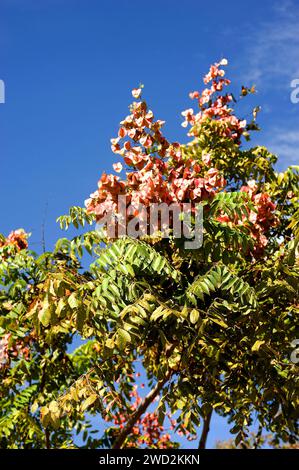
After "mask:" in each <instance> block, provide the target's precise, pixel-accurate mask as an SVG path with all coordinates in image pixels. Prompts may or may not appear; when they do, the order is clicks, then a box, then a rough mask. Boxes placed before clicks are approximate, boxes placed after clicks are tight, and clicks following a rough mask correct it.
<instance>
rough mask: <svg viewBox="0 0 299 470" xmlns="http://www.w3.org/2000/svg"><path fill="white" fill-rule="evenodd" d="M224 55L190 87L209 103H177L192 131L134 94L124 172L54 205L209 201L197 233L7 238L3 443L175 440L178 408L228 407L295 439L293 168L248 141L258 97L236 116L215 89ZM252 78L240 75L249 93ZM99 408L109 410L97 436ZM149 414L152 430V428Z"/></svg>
mask: <svg viewBox="0 0 299 470" xmlns="http://www.w3.org/2000/svg"><path fill="white" fill-rule="evenodd" d="M225 65H226V61H225V60H223V61H221V62H220V63H218V64H215V65H213V66H212V67H211V70H210V72H209V74H208V75H207V76H206V77H205V80H204V81H205V83H211V87H210V88H207V89H205V90H204V91H203V92H202V93H201V94H200V93H199V92H192V93H191V98H192V99H196V100H198V105H199V111H198V113H194V111H193V109H192V110H191V109H189V110H187V111H185V112H183V116H184V117H185V121H184V123H183V124H184V126H185V125H188V124H191V129H190V131H189V136H190V138H191V140H190V142H188V143H187V144H185V145H180V144H178V143H170V142H169V141H168V140H167V139H165V137H164V136H163V134H162V132H161V128H162V126H163V121H160V120H157V121H155V120H154V116H153V113H152V112H151V111H150V110H149V109H148V107H147V104H146V103H145V101H142V100H140V101H135V102H134V103H133V105H132V106H131V114H130V115H129V116H127V117H126V118H125V120H124V121H122V123H121V127H120V130H119V134H118V137H117V138H116V139H113V140H112V149H113V151H114V152H116V153H117V154H119V155H120V156H121V157H122V158H123V160H124V164H126V165H127V169H126V171H125V169H123V164H122V163H116V164H115V165H114V168H115V170H116V172H119V173H122V174H123V178H122V179H121V178H120V176H116V175H114V174H111V175H106V174H103V175H102V176H101V178H100V181H99V185H98V189H97V191H95V192H94V193H92V195H91V196H90V198H89V199H88V200H87V201H86V209H83V208H79V207H74V208H72V209H71V210H70V212H69V214H68V215H67V216H62V217H60V218H59V222H60V224H61V227H62V228H67V227H68V226H69V225H70V224H73V225H74V226H75V227H76V228H80V227H83V226H85V224H87V225H88V224H92V223H93V221H95V220H97V221H99V220H100V219H101V218H102V217H103V216H105V215H107V213H109V211H113V212H114V213H115V214H117V213H118V210H119V207H118V204H117V196H119V195H121V196H125V197H126V206H125V208H126V210H127V211H128V214H127V215H128V220H129V221H130V220H131V219H132V217H133V216H136V214H137V215H139V216H141V215H142V214H141V213H139V204H140V203H142V204H143V205H144V206H145V207H146V209H147V212H146V214H145V217H144V219H143V220H144V222H145V223H146V224H147V223H148V218H147V217H148V214H149V212H148V211H149V210H150V207H151V204H153V203H160V202H164V203H166V204H167V205H169V204H171V203H172V202H177V203H179V204H183V203H184V202H190V201H191V202H192V203H194V204H195V203H199V202H200V203H201V204H202V206H203V210H204V220H203V230H204V236H203V244H202V246H201V247H199V248H197V249H194V250H192V249H185V248H184V245H183V240H180V239H177V238H175V237H174V236H173V235H172V233H170V236H169V238H164V237H163V234H162V233H161V231H159V230H158V231H157V232H156V233H154V234H152V233H149V234H148V235H146V236H143V237H138V238H136V239H133V238H130V237H128V236H122V237H119V238H118V237H117V236H116V237H115V238H113V239H112V238H109V237H108V236H107V233H106V231H105V228H103V230H102V231H98V230H90V231H85V232H83V233H82V234H79V235H78V236H77V237H75V238H74V239H73V240H68V239H67V238H62V239H61V240H58V242H57V244H56V247H55V249H54V250H53V252H47V253H44V254H42V255H40V256H38V255H36V254H35V253H33V252H32V251H30V250H29V249H28V247H27V238H26V234H25V233H24V232H22V231H15V232H13V233H12V234H10V235H9V236H8V237H7V238H5V237H4V236H2V238H1V239H0V282H1V285H2V289H1V291H0V299H1V303H0V338H1V339H0V373H1V384H0V405H1V406H0V443H1V444H0V446H1V447H2V448H16V447H18V448H40V447H48V448H49V447H56V448H58V447H59V448H64V447H67V448H72V447H75V446H76V445H77V444H75V442H76V441H75V440H74V433H77V434H79V435H80V437H81V440H82V446H83V447H88V448H97V447H101V446H102V447H103V446H104V447H105V446H106V447H107V446H112V447H123V446H128V447H130V446H131V447H132V446H135V445H138V446H142V445H148V446H150V447H151V446H152V447H155V446H164V445H169V446H175V445H176V444H175V443H172V442H171V440H170V438H168V437H167V438H166V437H163V438H162V437H161V431H162V428H161V426H163V423H164V420H165V419H166V418H167V416H168V415H169V413H170V415H171V416H172V415H173V414H175V413H178V415H179V416H178V418H177V420H176V423H175V426H174V427H175V430H179V432H180V433H184V434H186V435H188V436H189V437H190V436H191V439H192V436H193V437H194V436H196V432H197V428H198V426H199V425H200V423H202V422H206V421H207V420H208V419H209V417H210V415H211V412H212V411H213V410H214V411H215V412H216V413H218V414H220V415H221V416H227V417H228V419H229V422H230V423H231V425H232V427H231V432H232V433H233V434H235V435H236V437H235V441H234V442H235V445H236V446H238V445H242V443H245V442H246V439H248V435H249V434H248V433H249V431H248V428H249V426H250V425H251V424H252V422H253V420H255V419H257V420H258V422H259V423H260V425H261V427H262V428H265V429H266V430H267V431H268V432H271V434H272V435H273V438H274V439H275V441H276V442H280V441H281V440H282V441H283V442H289V443H294V442H296V439H297V438H298V425H297V420H298V366H297V365H296V364H294V363H292V362H291V361H290V354H291V352H292V348H291V343H292V341H293V340H294V339H296V337H298V313H299V301H298V277H299V264H298V243H299V237H298V221H299V219H298V211H299V208H298V195H299V189H298V188H299V185H298V183H299V168H298V167H290V168H288V169H287V170H286V171H285V172H282V173H277V172H276V171H275V168H274V164H275V162H276V157H275V156H274V155H272V154H270V153H269V152H268V150H267V149H266V148H264V147H254V148H246V149H244V148H243V147H242V140H244V139H245V140H248V139H249V138H250V132H251V131H252V130H257V129H258V126H257V124H256V120H255V119H256V113H257V110H254V111H253V118H252V121H251V122H249V123H247V122H246V121H245V120H244V119H239V118H238V117H236V115H235V114H234V111H233V109H232V108H231V107H230V106H231V103H232V102H234V97H233V95H232V94H228V93H227V94H221V92H222V91H223V89H224V87H225V86H227V85H228V84H229V81H228V80H227V79H226V78H225V79H224V78H223V77H224V74H225V72H224V69H222V68H221V66H225ZM253 91H254V90H252V89H247V88H244V87H243V88H242V90H241V97H244V96H245V95H247V94H249V93H250V92H253ZM133 96H134V98H135V99H137V100H138V99H139V98H140V97H141V88H138V89H134V90H133ZM122 139H123V140H124V141H123V140H122ZM122 141H123V144H122V145H121V142H122ZM129 205H130V206H131V207H132V205H133V207H134V208H135V212H134V213H133V214H132V213H131V212H129ZM130 210H131V209H130ZM118 228H120V226H119V227H118ZM122 228H123V227H122ZM158 229H161V227H158ZM84 252H86V253H88V254H89V255H91V256H92V263H91V265H90V267H89V269H88V270H87V271H84V270H83V269H82V267H81V258H82V256H83V254H84ZM78 338H80V339H82V340H84V342H83V344H81V345H80V346H78V347H76V348H75V349H74V350H73V351H72V352H71V349H70V346H71V344H74V341H75V344H77V343H78ZM137 361H141V363H142V366H143V368H144V369H145V371H146V375H147V388H148V390H149V391H148V393H147V395H145V396H144V397H143V399H139V398H138V397H136V394H135V390H136V383H135V378H134V377H135V375H134V374H135V373H136V364H137ZM134 400H136V401H134ZM156 402H157V405H156V409H155V410H154V411H153V412H150V411H148V407H149V406H152V404H153V403H156ZM146 413H147V414H146ZM92 416H97V417H98V418H97V419H98V420H99V423H100V420H102V423H106V426H107V423H110V424H111V426H108V427H107V428H106V431H105V433H104V435H103V436H97V435H96V433H97V430H94V429H93V428H92V427H91V425H90V417H92ZM121 417H124V419H125V421H124V419H123V418H121ZM120 418H121V419H120ZM119 421H121V423H119ZM149 421H151V422H150V423H149ZM119 424H121V425H122V426H119ZM145 426H149V427H150V428H151V429H152V430H155V432H157V433H158V434H155V438H154V439H152V438H151V439H150V440H148V441H146V440H144V436H145V434H144V431H145ZM149 434H151V433H149ZM161 439H162V440H161ZM244 445H245V444H244Z"/></svg>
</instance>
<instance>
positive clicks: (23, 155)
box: [0, 0, 299, 444]
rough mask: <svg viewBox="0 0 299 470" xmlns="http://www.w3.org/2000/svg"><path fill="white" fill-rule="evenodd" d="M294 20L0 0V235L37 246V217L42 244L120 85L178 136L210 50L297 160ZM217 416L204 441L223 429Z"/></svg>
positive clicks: (82, 172) (234, 2)
mask: <svg viewBox="0 0 299 470" xmlns="http://www.w3.org/2000/svg"><path fill="white" fill-rule="evenodd" d="M298 24H299V4H298V1H296V0H293V1H292V0H290V1H289V0H281V1H277V2H275V0H274V1H273V0H263V1H262V2H261V1H260V0H251V1H250V2H240V1H239V0H227V1H225V2H223V1H219V0H215V1H213V2H206V1H201V0H186V1H184V2H183V1H181V0H160V1H159V0H153V1H151V2H142V1H141V0H139V1H136V0H110V1H104V0H97V1H96V0H42V1H41V0H1V3H0V79H1V80H3V81H4V82H5V86H6V102H5V104H0V158H1V166H0V196H1V199H0V200H1V225H0V231H1V232H3V233H4V234H7V233H8V232H9V231H10V230H12V229H14V228H18V227H24V228H25V229H26V230H27V231H31V232H32V238H31V240H32V247H33V248H34V249H35V250H40V249H41V226H42V222H43V218H44V217H45V212H46V232H45V234H46V244H47V248H48V249H51V248H52V247H53V243H54V241H55V240H56V239H57V237H59V236H61V233H60V231H59V228H58V226H57V224H56V223H55V219H56V217H57V216H59V215H60V214H63V213H66V212H67V211H68V208H69V207H70V206H71V205H82V204H83V201H84V199H85V198H86V197H87V196H88V195H89V193H90V192H91V191H93V190H94V189H95V188H96V183H97V180H98V179H99V176H100V174H101V172H102V171H103V170H106V171H109V170H110V167H111V164H112V163H113V162H114V161H116V160H115V157H114V155H113V154H112V153H111V150H110V140H109V139H110V138H111V137H114V136H115V135H116V133H117V128H118V123H119V121H120V120H121V119H122V118H123V116H125V115H126V114H127V111H128V108H127V107H128V104H129V103H130V99H131V94H130V90H131V89H132V88H133V87H135V86H137V85H138V84H139V83H140V82H142V83H144V84H145V93H144V96H145V97H146V98H147V100H148V102H149V103H150V106H151V108H152V109H153V111H154V113H155V115H156V116H157V117H159V118H161V119H165V120H166V121H167V126H166V133H167V136H168V137H169V138H170V139H173V140H178V139H185V137H184V135H185V134H184V132H185V131H184V130H183V129H182V128H181V126H180V123H181V121H182V119H181V116H180V112H181V111H182V110H184V109H186V108H187V107H189V106H190V105H191V102H190V101H189V98H188V92H189V91H191V90H193V89H198V88H199V87H201V86H202V81H201V79H202V75H203V74H204V73H205V72H206V70H207V69H208V67H209V64H210V63H211V62H214V61H216V60H218V59H220V58H222V57H226V58H228V60H229V63H230V67H229V71H228V76H229V77H230V78H231V79H232V80H233V84H234V89H238V88H239V87H240V86H241V84H246V85H251V84H253V83H254V84H256V86H257V89H258V94H257V95H256V96H255V97H253V99H252V100H251V102H250V99H248V101H247V106H248V107H247V108H244V109H242V112H243V113H244V115H246V113H248V111H249V109H250V107H251V104H252V106H254V105H256V104H260V105H262V109H263V111H262V113H261V115H260V119H259V121H260V123H261V125H262V127H263V131H262V132H261V133H259V134H258V135H257V137H256V138H255V141H254V142H256V143H259V144H264V145H267V146H269V148H270V149H271V150H272V151H273V152H277V153H278V154H279V156H280V162H279V167H280V168H284V167H285V166H286V165H288V164H296V163H297V164H298V160H299V159H298V153H297V150H298V144H299V126H298V124H299V104H297V105H295V104H292V103H291V101H290V93H291V88H290V82H291V81H292V80H293V79H295V78H299V28H298ZM46 207H47V210H46ZM219 423H220V424H219ZM219 423H218V428H217V429H216V431H214V432H213V433H212V435H211V437H210V444H212V442H214V441H215V438H216V436H217V437H219V438H221V437H224V436H226V435H227V427H225V426H224V423H223V421H222V420H220V421H219Z"/></svg>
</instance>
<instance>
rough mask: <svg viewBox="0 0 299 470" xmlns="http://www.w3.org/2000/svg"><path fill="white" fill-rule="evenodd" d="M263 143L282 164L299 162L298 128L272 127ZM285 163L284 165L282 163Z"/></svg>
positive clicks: (296, 163)
mask: <svg viewBox="0 0 299 470" xmlns="http://www.w3.org/2000/svg"><path fill="white" fill-rule="evenodd" d="M263 145H266V147H267V148H268V149H269V150H270V152H272V153H274V154H275V155H278V157H279V163H280V164H282V166H286V165H298V164H299V130H297V129H293V130H287V131H284V130H283V129H274V130H272V132H271V137H269V138H268V139H266V143H265V142H264V143H263ZM284 163H285V165H284Z"/></svg>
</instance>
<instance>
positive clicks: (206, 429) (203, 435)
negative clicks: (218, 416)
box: [198, 410, 213, 449]
mask: <svg viewBox="0 0 299 470" xmlns="http://www.w3.org/2000/svg"><path fill="white" fill-rule="evenodd" d="M212 413H213V410H212V411H210V412H209V413H208V414H207V416H206V417H205V418H204V421H203V430H202V433H201V436H200V440H199V444H198V448H199V449H205V448H206V444H207V438H208V434H209V431H210V422H211V417H212Z"/></svg>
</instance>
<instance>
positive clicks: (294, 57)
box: [242, 0, 299, 88]
mask: <svg viewBox="0 0 299 470" xmlns="http://www.w3.org/2000/svg"><path fill="white" fill-rule="evenodd" d="M272 13H273V16H272V15H271V19H269V20H261V22H260V23H259V24H255V25H253V26H252V31H251V37H250V43H249V45H247V46H246V47H245V51H244V58H245V63H244V64H243V67H242V68H243V71H244V76H245V77H246V82H250V83H251V82H253V83H255V84H256V85H259V84H263V87H264V88H265V86H266V85H267V88H268V87H270V88H277V87H279V88H280V87H287V86H288V87H289V86H290V81H291V80H292V79H294V78H297V77H298V78H299V5H298V2H294V1H290V0H284V1H280V2H279V3H278V4H276V5H274V6H273V11H272ZM246 35H247V33H246ZM246 42H247V44H248V36H247V41H246Z"/></svg>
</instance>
